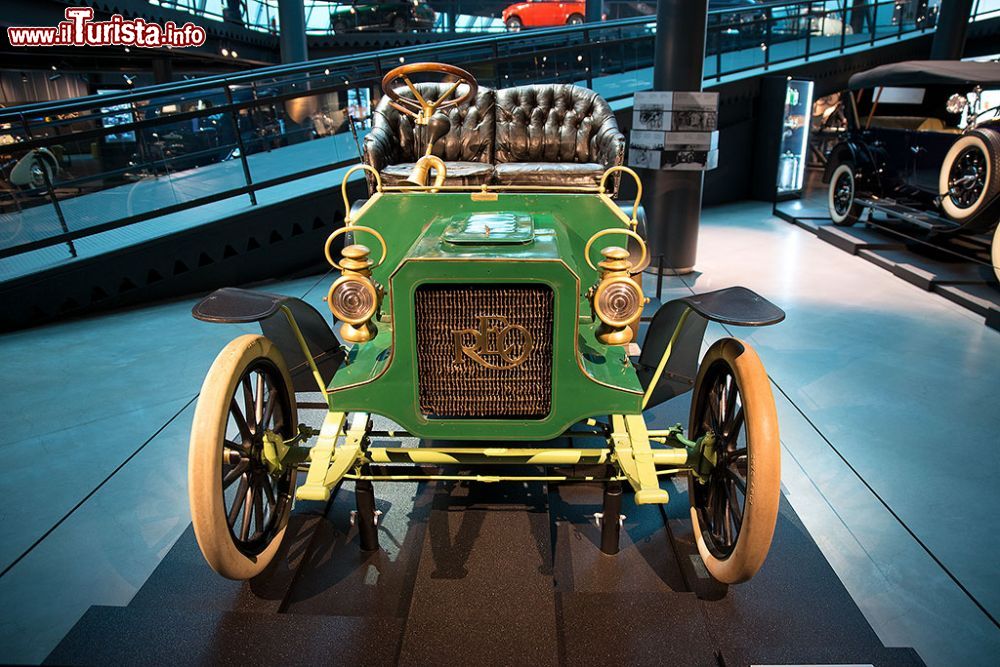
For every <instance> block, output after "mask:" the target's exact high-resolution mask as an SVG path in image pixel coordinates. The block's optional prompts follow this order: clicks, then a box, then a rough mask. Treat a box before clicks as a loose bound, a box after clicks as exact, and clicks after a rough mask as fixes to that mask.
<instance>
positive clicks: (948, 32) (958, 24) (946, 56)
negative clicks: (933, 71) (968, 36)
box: [931, 0, 973, 60]
mask: <svg viewBox="0 0 1000 667" xmlns="http://www.w3.org/2000/svg"><path fill="white" fill-rule="evenodd" d="M972 2H973V0H948V1H947V2H942V3H941V10H940V12H941V13H940V14H938V21H937V29H936V30H935V31H934V41H933V42H931V60H960V59H961V58H962V54H963V53H964V52H965V33H966V29H967V28H968V27H969V18H970V17H971V15H972Z"/></svg>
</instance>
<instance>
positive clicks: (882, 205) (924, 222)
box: [855, 197, 956, 232]
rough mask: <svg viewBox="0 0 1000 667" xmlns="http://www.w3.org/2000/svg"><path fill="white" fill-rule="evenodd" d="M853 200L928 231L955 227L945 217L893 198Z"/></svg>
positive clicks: (939, 230) (860, 198)
mask: <svg viewBox="0 0 1000 667" xmlns="http://www.w3.org/2000/svg"><path fill="white" fill-rule="evenodd" d="M855 201H856V202H857V203H858V204H860V205H861V206H864V207H865V208H868V209H870V210H873V211H878V212H879V213H885V214H887V215H891V216H893V217H896V218H899V219H901V220H905V221H906V222H909V223H911V224H914V225H917V226H918V227H921V228H923V229H926V230H928V231H932V232H944V231H949V230H952V229H954V228H955V227H956V225H955V223H954V222H952V221H950V220H948V219H947V218H944V217H941V216H939V215H934V214H933V213H929V212H928V211H922V210H920V209H917V208H913V207H910V206H907V205H906V204H901V203H900V202H898V201H896V200H894V199H867V198H865V197H858V198H857V199H856V200H855Z"/></svg>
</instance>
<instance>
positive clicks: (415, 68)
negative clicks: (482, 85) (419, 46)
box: [382, 63, 479, 123]
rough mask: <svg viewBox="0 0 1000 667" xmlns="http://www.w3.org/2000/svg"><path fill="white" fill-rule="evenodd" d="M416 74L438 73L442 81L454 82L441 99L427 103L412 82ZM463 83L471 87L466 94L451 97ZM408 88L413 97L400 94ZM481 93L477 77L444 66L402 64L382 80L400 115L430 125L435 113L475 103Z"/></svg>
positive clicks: (451, 66)
mask: <svg viewBox="0 0 1000 667" xmlns="http://www.w3.org/2000/svg"><path fill="white" fill-rule="evenodd" d="M415 74H438V75H440V76H441V78H442V80H444V79H445V78H446V77H447V78H449V79H451V83H452V85H451V86H450V87H449V89H448V90H446V91H445V92H444V93H443V94H442V95H441V96H440V97H439V98H438V99H436V100H427V99H425V98H424V97H423V95H421V94H420V91H418V90H417V87H416V86H414V85H413V82H412V81H411V80H410V77H411V76H413V75H415ZM462 84H465V85H466V86H467V88H466V90H465V93H464V94H463V95H461V96H459V97H451V95H452V93H454V92H455V90H457V89H458V87H459V86H460V85H462ZM404 86H405V87H406V88H408V89H409V90H410V93H412V94H413V97H412V98H410V97H404V96H402V95H400V94H399V91H400V90H401V89H402V88H403V87H404ZM478 91H479V84H478V83H477V82H476V77H474V76H472V75H471V74H469V73H468V72H466V71H465V70H464V69H462V68H460V67H455V66H454V65H445V64H444V63H413V64H411V65H400V66H399V67H397V68H395V69H393V70H392V71H391V72H389V73H388V74H386V75H385V77H383V78H382V92H384V93H385V94H386V95H388V96H389V104H391V105H392V107H393V108H394V109H396V110H397V111H399V112H400V113H405V114H406V115H408V116H412V117H413V118H415V119H417V121H418V122H422V123H426V122H427V121H428V120H429V119H430V117H431V116H433V115H434V113H435V112H437V111H440V110H441V109H447V108H448V107H453V106H458V105H460V104H465V103H466V102H470V101H472V100H474V99H475V98H476V93H477V92H478ZM449 98H451V99H449Z"/></svg>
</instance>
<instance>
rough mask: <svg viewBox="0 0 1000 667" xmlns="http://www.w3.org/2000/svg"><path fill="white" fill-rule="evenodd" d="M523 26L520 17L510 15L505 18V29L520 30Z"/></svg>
mask: <svg viewBox="0 0 1000 667" xmlns="http://www.w3.org/2000/svg"><path fill="white" fill-rule="evenodd" d="M522 28H524V24H523V23H521V19H520V18H518V17H516V16H511V17H510V18H509V19H507V30H509V31H511V32H520V31H521V29H522Z"/></svg>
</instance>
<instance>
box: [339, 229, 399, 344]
mask: <svg viewBox="0 0 1000 667" xmlns="http://www.w3.org/2000/svg"><path fill="white" fill-rule="evenodd" d="M348 231H365V232H369V233H371V234H373V235H374V236H375V237H376V238H377V239H378V241H379V243H380V244H381V245H382V258H381V259H380V260H379V262H378V264H381V263H382V262H383V261H384V260H385V254H386V246H385V241H384V240H383V239H382V235H381V234H379V233H378V232H376V231H375V230H373V229H370V228H368V227H360V226H357V225H349V226H346V227H342V228H341V229H338V230H337V231H336V232H334V233H333V234H331V235H330V237H329V238H328V239H327V241H326V249H325V250H326V258H327V260H328V261H329V262H330V264H332V265H333V266H334V267H335V268H338V269H340V271H341V275H340V277H339V278H337V279H336V280H334V281H333V284H332V285H330V291H329V292H327V295H326V299H325V300H326V305H327V306H329V308H330V312H332V313H333V315H334V317H336V318H337V319H338V320H340V321H341V322H342V323H343V324H341V327H340V337H341V338H342V339H343V340H345V341H347V342H349V343H365V342H368V341H370V340H371V339H372V338H374V337H375V334H376V333H377V332H378V331H377V329H376V328H375V324H374V322H373V320H374V318H375V316H376V315H377V314H378V311H379V308H380V306H381V305H382V296H383V295H384V293H385V292H384V290H383V289H382V286H381V285H379V284H378V283H377V282H375V280H374V279H373V278H372V269H373V268H375V267H376V266H378V264H376V263H375V262H373V261H372V260H371V259H370V258H369V255H370V254H371V250H369V249H368V247H367V246H364V245H361V244H360V243H353V244H351V245H348V246H346V247H345V248H344V249H343V250H342V251H341V260H340V262H339V263H338V262H335V261H334V260H333V258H332V257H331V256H330V243H331V242H332V241H333V239H335V238H336V237H338V236H340V235H341V234H343V233H346V232H348Z"/></svg>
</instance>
